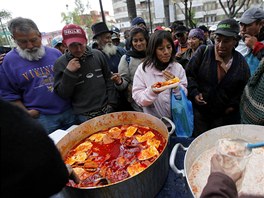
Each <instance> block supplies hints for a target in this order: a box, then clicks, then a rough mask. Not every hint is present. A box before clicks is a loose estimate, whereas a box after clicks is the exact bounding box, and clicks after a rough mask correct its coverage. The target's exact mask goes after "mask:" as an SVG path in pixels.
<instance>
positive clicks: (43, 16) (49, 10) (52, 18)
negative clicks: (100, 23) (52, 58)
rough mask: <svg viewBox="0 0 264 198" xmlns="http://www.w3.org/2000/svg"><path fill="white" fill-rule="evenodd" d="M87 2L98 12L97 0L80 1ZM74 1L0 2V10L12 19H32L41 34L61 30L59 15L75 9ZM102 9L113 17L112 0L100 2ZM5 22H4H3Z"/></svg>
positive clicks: (15, 0)
mask: <svg viewBox="0 0 264 198" xmlns="http://www.w3.org/2000/svg"><path fill="white" fill-rule="evenodd" d="M87 1H88V2H89V5H90V7H91V10H98V11H100V4H99V0H82V2H83V4H84V5H86V2H87ZM74 2H75V1H74V0H43V1H38V0H0V5H1V8H0V10H6V11H8V12H10V13H11V15H12V18H15V17H19V16H20V17H24V18H30V19H32V20H33V21H34V22H35V23H36V24H37V26H38V28H39V30H40V31H41V32H52V31H56V30H61V29H62V28H63V26H64V25H65V24H64V23H62V22H61V20H62V18H61V13H62V12H67V9H66V4H67V5H68V10H69V11H73V9H74V8H75V4H74ZM102 2H103V3H102V4H103V8H104V10H105V11H109V12H110V14H111V15H113V7H112V0H102ZM4 22H5V21H4Z"/></svg>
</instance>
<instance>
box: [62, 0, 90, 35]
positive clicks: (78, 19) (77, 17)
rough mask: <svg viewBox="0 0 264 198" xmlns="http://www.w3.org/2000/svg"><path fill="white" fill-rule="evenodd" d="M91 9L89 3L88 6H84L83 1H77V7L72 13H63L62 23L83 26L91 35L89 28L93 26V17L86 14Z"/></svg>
mask: <svg viewBox="0 0 264 198" xmlns="http://www.w3.org/2000/svg"><path fill="white" fill-rule="evenodd" d="M85 7H86V8H87V9H88V8H90V5H89V1H87V2H86V5H84V4H83V2H82V0H75V7H74V9H73V11H72V12H70V11H69V12H67V13H66V12H62V13H61V17H62V22H65V24H69V23H73V24H76V25H79V26H81V27H82V28H83V29H84V30H85V31H86V32H87V33H88V35H89V34H90V33H91V31H89V29H88V27H91V25H92V21H93V20H92V16H91V15H90V14H88V13H86V12H85V11H86V9H85Z"/></svg>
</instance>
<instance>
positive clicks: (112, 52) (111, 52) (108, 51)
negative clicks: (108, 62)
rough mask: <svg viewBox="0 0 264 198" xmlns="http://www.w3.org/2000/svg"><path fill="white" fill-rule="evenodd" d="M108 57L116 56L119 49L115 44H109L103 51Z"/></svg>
mask: <svg viewBox="0 0 264 198" xmlns="http://www.w3.org/2000/svg"><path fill="white" fill-rule="evenodd" d="M102 51H103V52H104V53H105V54H106V55H107V56H108V57H110V56H111V55H115V54H116V51H117V47H116V46H115V45H114V44H113V43H107V44H106V45H105V46H104V47H103V50H102Z"/></svg>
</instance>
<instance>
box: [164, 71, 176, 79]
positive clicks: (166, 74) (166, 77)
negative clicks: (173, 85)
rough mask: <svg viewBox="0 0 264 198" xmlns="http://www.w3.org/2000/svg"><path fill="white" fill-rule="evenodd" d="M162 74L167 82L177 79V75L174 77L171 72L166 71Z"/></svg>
mask: <svg viewBox="0 0 264 198" xmlns="http://www.w3.org/2000/svg"><path fill="white" fill-rule="evenodd" d="M162 74H163V76H164V78H165V80H166V81H167V80H171V79H173V78H175V75H173V74H172V73H170V72H169V71H166V70H163V71H162Z"/></svg>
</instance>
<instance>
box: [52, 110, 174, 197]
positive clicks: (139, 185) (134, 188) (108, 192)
mask: <svg viewBox="0 0 264 198" xmlns="http://www.w3.org/2000/svg"><path fill="white" fill-rule="evenodd" d="M162 120H166V121H167V122H169V123H170V124H171V125H172V130H171V131H170V132H168V129H167V126H166V125H165V124H164V123H163V122H162ZM162 120H160V119H158V118H156V117H154V116H151V115H149V114H145V113H140V112H118V113H111V114H106V115H103V116H99V117H96V118H93V119H91V120H88V121H86V122H84V123H82V124H81V125H79V126H78V127H77V128H75V129H73V130H72V131H70V132H69V133H68V134H67V135H65V136H64V137H63V138H62V139H61V140H60V141H59V142H58V143H57V147H58V149H59V150H60V152H61V154H62V157H63V158H64V157H65V156H66V154H67V153H68V152H69V150H70V149H72V148H73V147H74V146H75V145H76V144H77V143H79V142H80V141H81V140H83V139H84V138H85V137H87V136H88V135H91V134H93V133H96V132H98V131H101V130H103V129H108V128H109V127H113V126H118V125H123V124H139V125H144V126H148V127H151V128H153V129H155V130H157V131H158V132H160V134H161V135H162V136H163V137H164V138H165V139H166V141H167V143H166V145H165V148H164V150H163V151H162V152H161V154H160V156H159V157H158V158H157V159H156V160H155V161H154V162H153V163H152V164H151V165H150V166H149V167H148V168H147V169H146V170H144V171H143V172H141V173H139V174H138V175H135V176H133V177H130V178H128V179H126V180H123V181H121V182H118V183H115V184H110V185H107V186H103V187H95V188H85V189H83V188H82V189H80V188H73V187H68V186H66V187H65V188H64V189H63V191H62V193H63V196H64V197H69V198H72V197H78V198H82V197H89V198H91V197H96V198H99V197H113V198H118V197H120V198H121V197H122V198H124V197H129V198H130V197H135V198H140V197H142V198H143V197H144V198H146V197H154V196H155V195H156V194H157V193H158V192H159V191H160V189H161V188H162V186H163V184H164V182H165V180H166V178H167V175H168V170H169V153H168V140H169V136H170V134H172V133H173V131H174V129H175V126H174V125H173V123H172V122H171V121H170V120H169V119H167V118H162Z"/></svg>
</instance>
